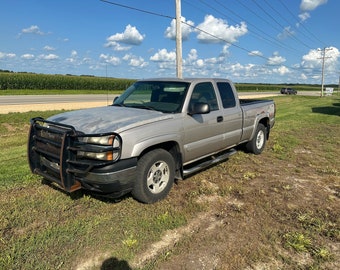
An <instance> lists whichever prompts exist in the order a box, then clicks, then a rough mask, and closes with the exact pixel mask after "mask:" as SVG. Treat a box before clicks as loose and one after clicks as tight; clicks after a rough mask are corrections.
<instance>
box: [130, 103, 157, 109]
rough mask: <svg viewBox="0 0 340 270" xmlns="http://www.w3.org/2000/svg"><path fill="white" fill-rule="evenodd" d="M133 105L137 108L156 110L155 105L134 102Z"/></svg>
mask: <svg viewBox="0 0 340 270" xmlns="http://www.w3.org/2000/svg"><path fill="white" fill-rule="evenodd" d="M129 107H130V106H129ZM131 107H133V108H137V109H146V110H151V111H156V109H155V108H154V107H151V106H147V105H145V104H133V105H132V106H131Z"/></svg>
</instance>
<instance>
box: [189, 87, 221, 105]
mask: <svg viewBox="0 0 340 270" xmlns="http://www.w3.org/2000/svg"><path fill="white" fill-rule="evenodd" d="M195 102H204V103H208V104H209V107H210V111H216V110H218V104H217V99H216V94H215V90H214V87H213V85H212V84H211V83H210V82H204V83H198V84H197V85H196V86H195V88H194V90H193V92H192V96H191V99H190V104H193V103H195Z"/></svg>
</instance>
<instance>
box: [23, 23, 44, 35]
mask: <svg viewBox="0 0 340 270" xmlns="http://www.w3.org/2000/svg"><path fill="white" fill-rule="evenodd" d="M21 33H22V34H35V35H44V34H45V33H44V32H42V31H40V29H39V27H38V26H37V25H31V26H30V27H28V28H24V29H22V30H21Z"/></svg>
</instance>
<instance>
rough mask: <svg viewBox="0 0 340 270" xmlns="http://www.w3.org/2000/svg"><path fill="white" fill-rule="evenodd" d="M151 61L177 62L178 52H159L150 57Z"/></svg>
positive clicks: (162, 50)
mask: <svg viewBox="0 0 340 270" xmlns="http://www.w3.org/2000/svg"><path fill="white" fill-rule="evenodd" d="M150 60H151V61H155V62H171V61H175V60H176V52H174V51H172V52H168V51H167V49H161V50H158V52H157V53H155V54H154V55H153V56H151V57H150Z"/></svg>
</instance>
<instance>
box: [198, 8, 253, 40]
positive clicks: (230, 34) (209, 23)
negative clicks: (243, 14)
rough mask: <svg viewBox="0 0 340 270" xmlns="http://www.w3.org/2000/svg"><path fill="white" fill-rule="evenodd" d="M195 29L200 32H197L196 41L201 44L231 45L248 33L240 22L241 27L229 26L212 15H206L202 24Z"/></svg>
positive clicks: (245, 26) (244, 25)
mask: <svg viewBox="0 0 340 270" xmlns="http://www.w3.org/2000/svg"><path fill="white" fill-rule="evenodd" d="M197 28H198V29H200V30H202V31H199V30H197V32H198V34H197V39H198V40H199V41H200V42H202V43H223V42H229V43H233V42H236V41H237V39H238V38H239V37H241V36H243V35H245V34H246V33H247V32H248V29H247V25H246V23H245V22H241V25H236V26H229V25H228V23H227V22H226V21H225V20H222V19H218V18H215V17H214V16H212V15H206V16H205V18H204V22H202V23H201V24H199V25H198V26H197Z"/></svg>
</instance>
